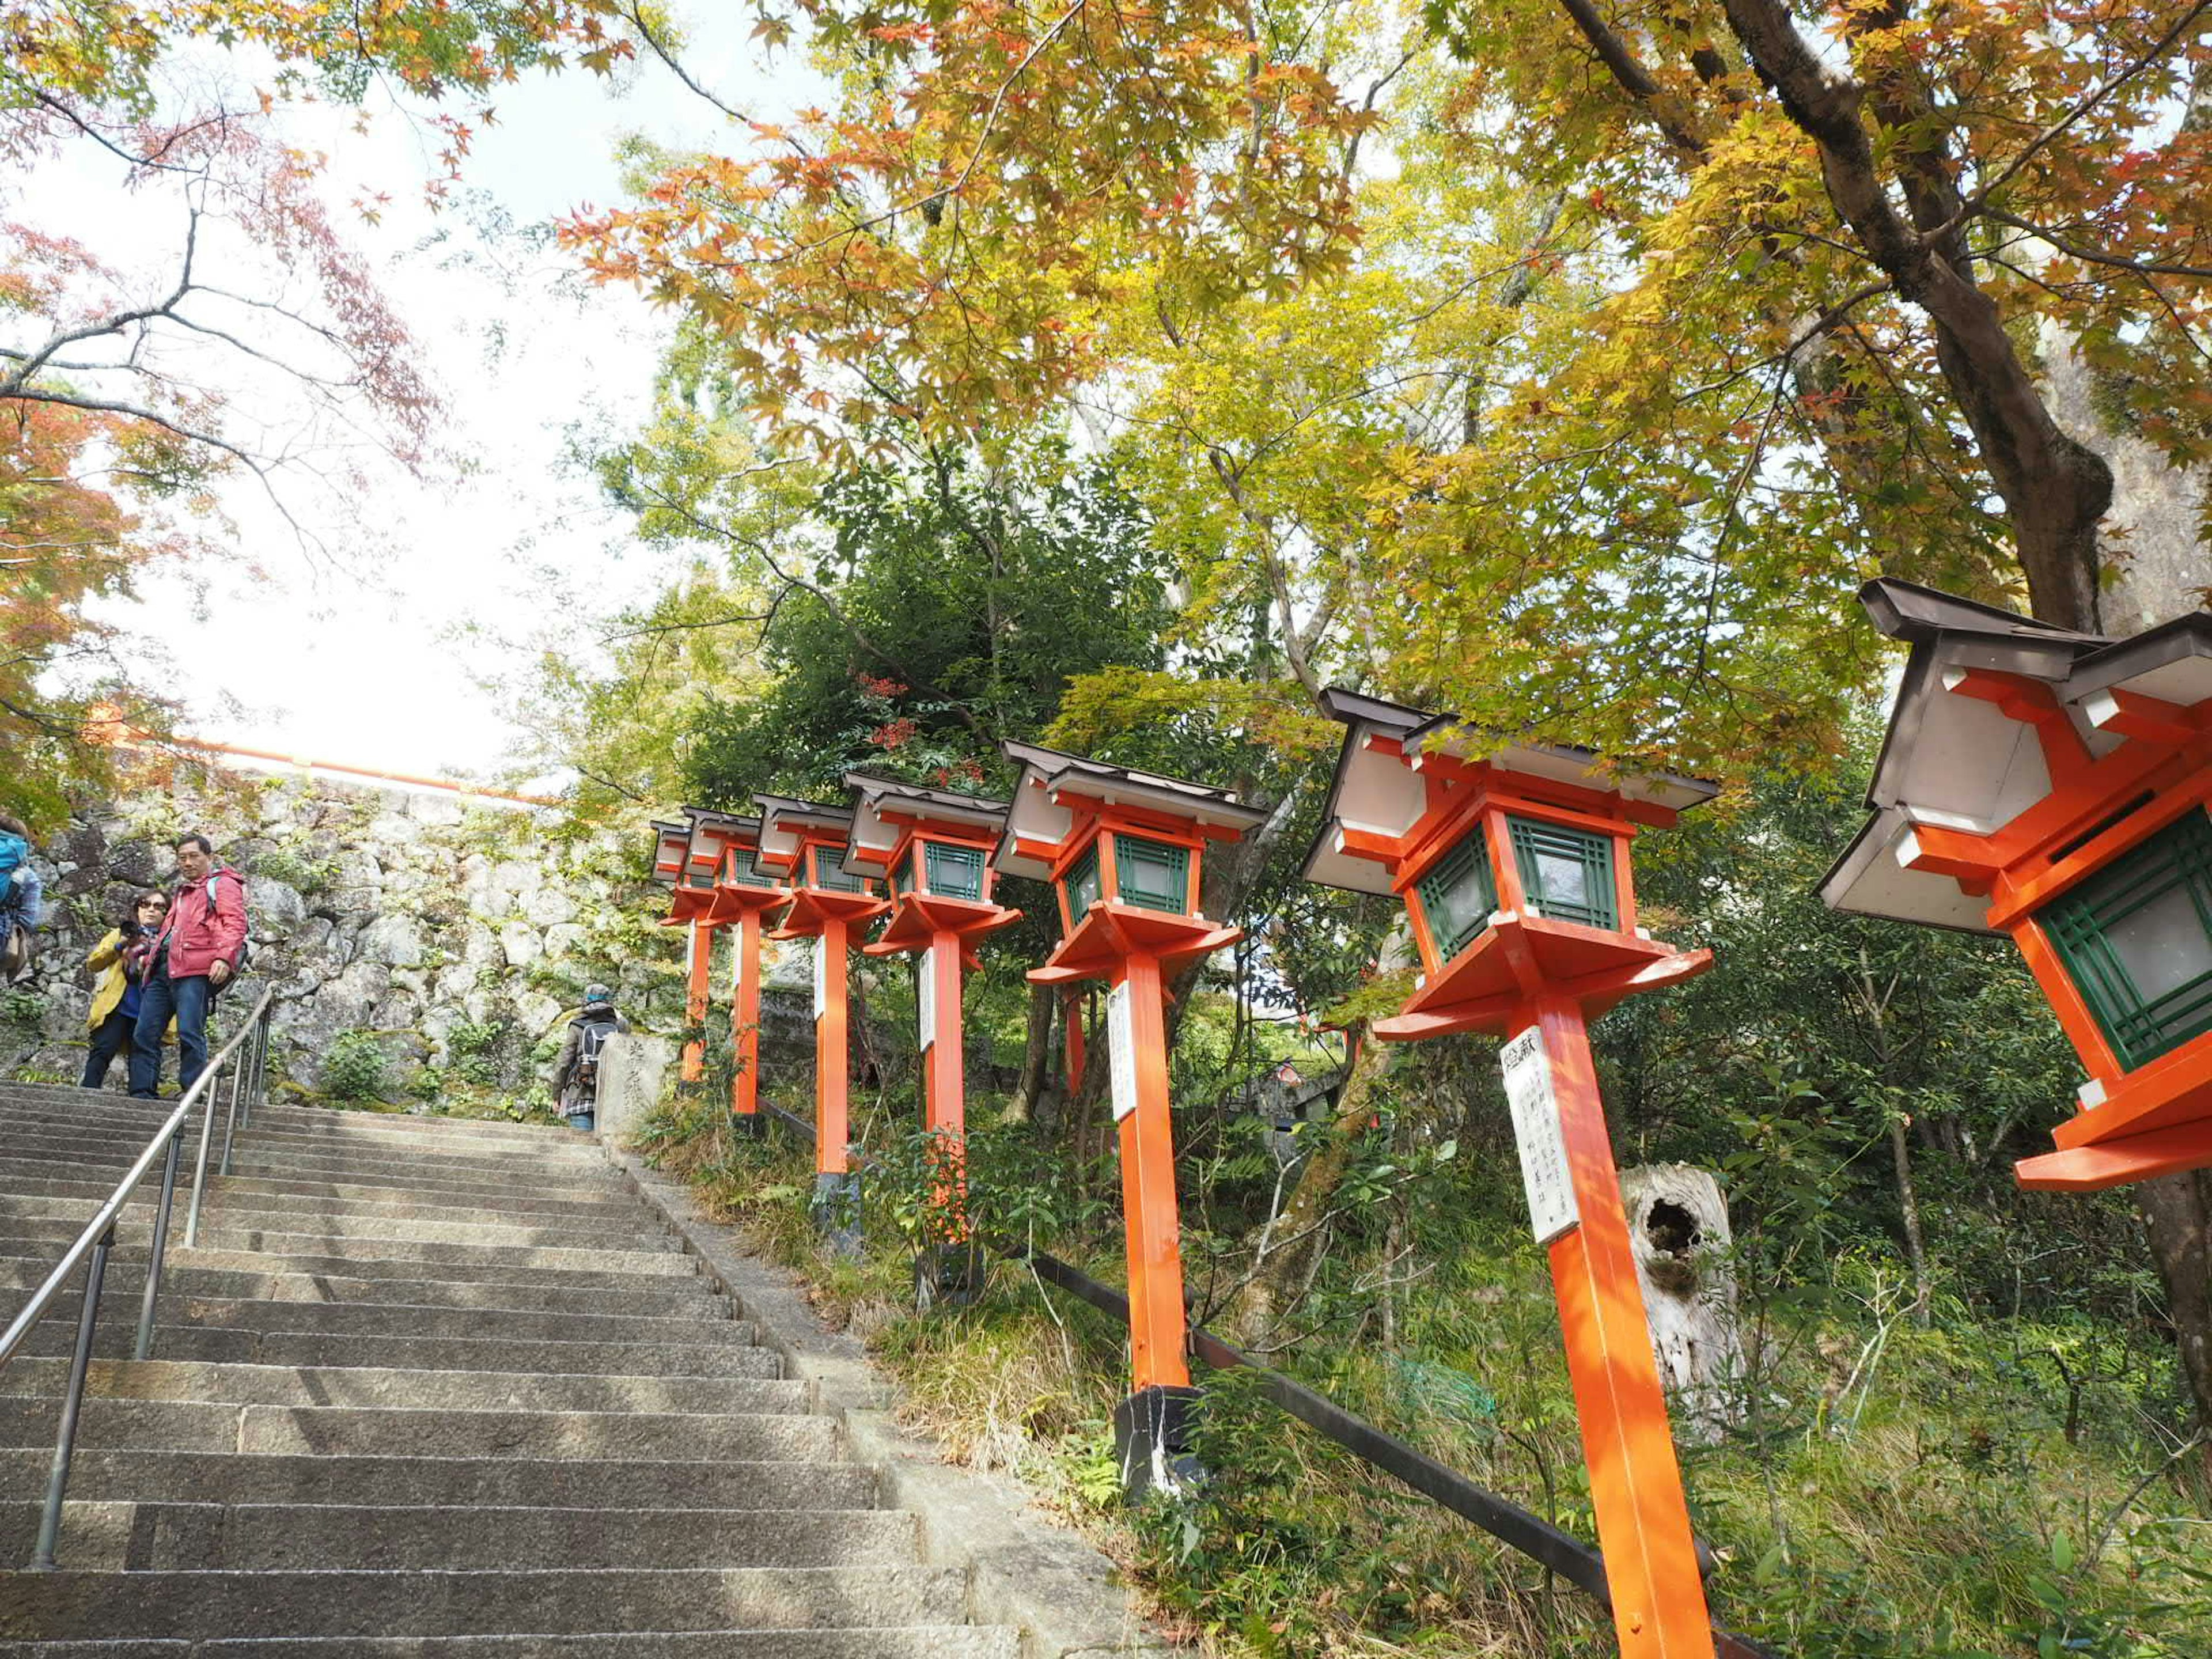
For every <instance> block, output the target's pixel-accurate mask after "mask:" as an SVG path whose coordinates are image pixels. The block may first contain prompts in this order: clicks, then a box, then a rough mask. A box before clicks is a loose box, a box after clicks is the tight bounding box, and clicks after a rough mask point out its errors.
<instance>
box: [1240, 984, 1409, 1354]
mask: <svg viewBox="0 0 2212 1659" xmlns="http://www.w3.org/2000/svg"><path fill="white" fill-rule="evenodd" d="M1350 1035H1352V1036H1354V1037H1355V1039H1356V1040H1357V1042H1358V1050H1357V1055H1356V1057H1355V1058H1354V1060H1352V1069H1351V1071H1350V1072H1349V1073H1346V1076H1345V1079H1344V1091H1343V1092H1342V1093H1341V1094H1340V1095H1338V1096H1337V1097H1336V1117H1335V1119H1334V1121H1332V1122H1331V1123H1330V1124H1329V1126H1328V1130H1327V1131H1326V1132H1325V1133H1324V1135H1323V1137H1322V1144H1321V1146H1320V1147H1319V1148H1318V1149H1317V1150H1316V1152H1314V1154H1313V1155H1312V1156H1311V1157H1310V1158H1308V1159H1307V1160H1306V1167H1305V1168H1304V1170H1302V1171H1301V1172H1300V1173H1299V1176H1298V1182H1297V1186H1296V1187H1294V1188H1291V1197H1290V1201H1289V1202H1288V1203H1287V1204H1285V1205H1284V1206H1283V1212H1282V1213H1281V1214H1280V1215H1279V1216H1277V1217H1276V1218H1274V1220H1273V1222H1271V1223H1270V1224H1269V1225H1268V1226H1267V1231H1266V1232H1265V1233H1264V1234H1262V1235H1261V1241H1260V1249H1261V1256H1260V1259H1259V1260H1258V1261H1255V1262H1254V1263H1253V1264H1252V1276H1251V1277H1250V1278H1249V1279H1247V1280H1246V1281H1245V1282H1244V1284H1243V1286H1242V1287H1241V1288H1240V1289H1239V1290H1238V1291H1237V1293H1236V1295H1235V1296H1233V1297H1231V1299H1230V1302H1229V1306H1228V1309H1227V1310H1226V1318H1227V1322H1228V1325H1229V1328H1230V1329H1231V1331H1233V1332H1234V1333H1235V1334H1236V1340H1237V1341H1239V1342H1242V1343H1245V1344H1248V1345H1249V1346H1254V1347H1264V1346H1266V1344H1267V1339H1268V1338H1269V1337H1270V1336H1271V1335H1272V1334H1273V1332H1274V1328H1275V1322H1276V1320H1277V1319H1278V1318H1279V1317H1280V1316H1282V1315H1283V1314H1284V1313H1285V1312H1287V1311H1288V1310H1289V1309H1290V1307H1291V1306H1292V1305H1294V1304H1295V1303H1296V1301H1297V1295H1298V1287H1299V1286H1300V1285H1303V1284H1304V1282H1305V1273H1306V1269H1307V1267H1308V1266H1309V1265H1310V1263H1311V1261H1312V1260H1313V1256H1314V1253H1315V1251H1316V1250H1318V1249H1320V1248H1321V1244H1322V1218H1323V1217H1324V1216H1326V1215H1327V1214H1328V1207H1329V1203H1330V1200H1333V1199H1334V1197H1335V1196H1336V1189H1337V1186H1338V1184H1339V1183H1340V1182H1342V1181H1343V1179H1344V1172H1345V1170H1346V1169H1348V1168H1349V1167H1350V1166H1351V1164H1352V1149H1353V1147H1354V1146H1357V1145H1358V1139H1359V1136H1360V1135H1361V1133H1363V1132H1364V1130H1365V1129H1366V1127H1367V1124H1368V1120H1369V1119H1370V1118H1372V1117H1373V1116H1374V1115H1375V1109H1374V1106H1373V1104H1372V1102H1373V1098H1374V1094H1375V1085H1376V1082H1377V1081H1378V1080H1379V1079H1381V1078H1382V1077H1383V1074H1384V1073H1386V1072H1388V1071H1389V1068H1390V1062H1391V1061H1392V1060H1394V1059H1395V1054H1392V1052H1391V1051H1390V1049H1389V1048H1388V1047H1387V1046H1386V1045H1384V1044H1383V1043H1380V1042H1371V1041H1369V1040H1368V1039H1367V1035H1366V1031H1365V1029H1364V1027H1361V1028H1358V1030H1356V1031H1355V1032H1354V1033H1352V1034H1350Z"/></svg>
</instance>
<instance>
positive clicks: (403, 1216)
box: [0, 1180, 662, 1238]
mask: <svg viewBox="0 0 2212 1659" xmlns="http://www.w3.org/2000/svg"><path fill="white" fill-rule="evenodd" d="M103 1197H104V1195H102V1196H95V1197H86V1198H79V1197H75V1196H51V1195H45V1194H24V1193H0V1216H25V1217H34V1218H40V1219H47V1218H61V1219H64V1220H67V1219H76V1220H79V1221H80V1222H82V1221H89V1220H90V1219H91V1218H92V1217H93V1213H94V1211H96V1210H98V1209H99V1207H100V1204H101V1202H102V1201H103ZM134 1197H135V1198H136V1200H137V1201H139V1202H140V1203H143V1204H144V1205H148V1206H150V1205H152V1204H153V1203H155V1201H156V1200H158V1199H159V1198H160V1197H161V1188H160V1186H159V1185H158V1184H157V1183H156V1182H154V1181H150V1180H149V1181H148V1182H145V1183H143V1185H142V1186H141V1187H140V1188H139V1189H138V1191H137V1194H135V1195H134ZM234 1217H236V1218H241V1219H240V1220H236V1221H234V1220H232V1219H231V1218H234ZM214 1218H222V1220H223V1222H224V1225H247V1226H270V1225H303V1224H312V1225H318V1226H320V1225H331V1224H333V1223H335V1224H340V1225H350V1224H351V1223H353V1222H355V1221H356V1220H359V1221H376V1222H382V1221H426V1222H432V1223H435V1224H437V1225H441V1226H464V1227H478V1226H490V1227H532V1228H552V1229H556V1230H557V1231H562V1232H565V1233H576V1234H589V1235H593V1236H606V1237H615V1238H626V1237H643V1236H646V1235H648V1234H651V1233H653V1232H656V1231H662V1230H661V1228H660V1226H659V1222H658V1220H657V1219H656V1218H653V1217H652V1216H650V1215H648V1214H647V1212H645V1211H644V1210H642V1209H641V1208H639V1207H638V1206H635V1205H623V1206H619V1207H609V1208H605V1209H601V1210H597V1211H593V1212H589V1213H586V1214H580V1215H579V1214H568V1213H557V1212H556V1213H554V1214H551V1215H542V1214H539V1213H538V1212H533V1211H528V1210H521V1211H513V1210H495V1209H489V1208H486V1207H483V1206H478V1205H476V1204H473V1203H467V1202H464V1203H459V1204H441V1203H437V1202H435V1201H427V1200H404V1199H402V1200H374V1199H372V1200H367V1201H358V1200H349V1199H330V1198H303V1197H300V1196H297V1195H295V1194H290V1193H257V1192H242V1193H241V1192H234V1191H233V1190H231V1188H230V1186H229V1183H228V1182H210V1183H209V1190H208V1192H207V1194H206V1196H205V1198H204V1200H203V1202H202V1206H201V1212H200V1222H201V1225H203V1226H205V1225H208V1223H209V1222H210V1220H211V1219H214ZM153 1219H154V1217H153V1214H152V1213H151V1212H150V1211H149V1212H146V1213H145V1214H144V1215H143V1221H144V1222H145V1223H147V1224H149V1225H150V1224H151V1222H152V1221H153Z"/></svg>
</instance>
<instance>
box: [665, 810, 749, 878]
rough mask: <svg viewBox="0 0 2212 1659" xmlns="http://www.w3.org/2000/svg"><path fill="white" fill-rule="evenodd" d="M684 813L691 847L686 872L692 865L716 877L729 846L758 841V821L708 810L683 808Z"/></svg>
mask: <svg viewBox="0 0 2212 1659" xmlns="http://www.w3.org/2000/svg"><path fill="white" fill-rule="evenodd" d="M684 814H685V816H686V817H689V818H690V820H691V848H690V857H689V861H688V862H687V863H686V864H685V866H684V869H685V871H686V872H687V873H688V872H690V870H691V869H692V868H694V867H695V866H696V868H698V869H702V870H708V871H712V872H714V874H715V875H716V876H718V877H719V876H720V873H721V869H722V860H723V857H724V856H725V855H726V854H727V853H728V852H729V850H730V848H732V846H744V845H757V844H758V842H759V840H760V820H759V819H758V818H754V817H741V816H740V815H738V813H735V812H717V811H714V810H713V809H712V808H711V807H705V806H687V807H685V808H684Z"/></svg>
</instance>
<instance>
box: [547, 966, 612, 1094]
mask: <svg viewBox="0 0 2212 1659" xmlns="http://www.w3.org/2000/svg"><path fill="white" fill-rule="evenodd" d="M627 1030H629V1021H628V1020H626V1019H624V1018H623V1017H622V1016H621V1015H620V1014H619V1013H617V1012H615V994H614V993H613V992H612V991H610V990H609V989H608V988H607V987H605V986H604V985H593V986H590V987H586V990H585V992H584V1006H583V1007H582V1008H580V1009H579V1010H578V1011H577V1013H576V1017H575V1018H574V1019H572V1020H570V1021H569V1022H568V1039H567V1041H565V1042H562V1045H561V1058H560V1060H559V1061H558V1063H556V1065H555V1066H554V1067H553V1093H554V1097H555V1098H556V1099H557V1100H559V1101H560V1103H561V1109H562V1112H564V1113H566V1114H567V1115H568V1127H570V1128H572V1129H588V1128H590V1127H592V1123H593V1121H594V1120H595V1118H596V1116H597V1113H596V1111H595V1108H596V1106H597V1104H598V1102H599V1054H600V1051H601V1050H602V1049H603V1048H605V1047H606V1042H607V1038H608V1037H610V1036H612V1035H613V1034H614V1033H615V1032H617V1031H627Z"/></svg>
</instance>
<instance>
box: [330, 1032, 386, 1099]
mask: <svg viewBox="0 0 2212 1659" xmlns="http://www.w3.org/2000/svg"><path fill="white" fill-rule="evenodd" d="M323 1092H324V1093H325V1094H326V1095H328V1096H329V1097H331V1099H333V1100H374V1099H376V1098H377V1097H379V1096H380V1095H382V1094H383V1092H384V1050H383V1049H382V1048H379V1047H378V1046H377V1042H376V1038H375V1036H374V1035H372V1034H371V1033H369V1032H368V1031H341V1032H339V1033H338V1035H337V1041H335V1042H332V1043H331V1053H330V1058H329V1059H327V1060H325V1061H324V1062H323Z"/></svg>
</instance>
